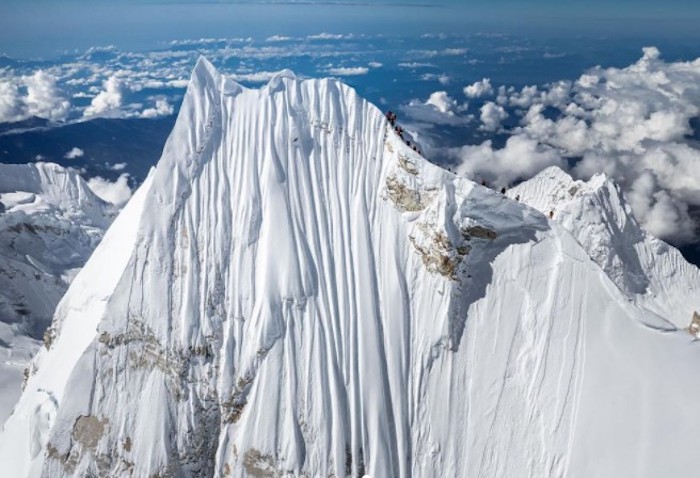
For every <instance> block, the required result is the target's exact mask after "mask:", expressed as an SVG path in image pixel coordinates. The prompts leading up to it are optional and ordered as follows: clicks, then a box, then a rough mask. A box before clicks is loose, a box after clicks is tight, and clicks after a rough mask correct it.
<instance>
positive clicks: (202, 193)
mask: <svg viewBox="0 0 700 478" xmlns="http://www.w3.org/2000/svg"><path fill="white" fill-rule="evenodd" d="M565 226H567V224H566V223H565ZM567 229H570V230H571V231H573V232H574V235H572V234H571V233H570V232H569V230H567ZM591 233H592V234H594V235H595V234H597V233H596V232H595V230H592V232H591ZM577 237H579V234H577V230H576V228H575V227H571V226H567V227H562V226H561V225H559V224H558V223H557V222H556V221H550V220H548V219H547V217H546V216H545V215H543V214H541V213H540V212H538V211H537V210H536V209H533V208H530V207H528V206H526V205H524V204H523V203H522V202H516V201H513V200H511V199H508V198H507V197H505V196H503V195H500V194H498V193H496V192H494V191H491V190H489V189H487V188H483V187H481V186H478V185H476V184H474V183H472V182H470V181H468V180H466V179H464V178H459V177H456V176H454V175H452V174H451V173H449V172H447V171H445V170H442V169H440V168H438V167H437V166H434V165H431V164H430V163H428V162H426V161H425V160H423V159H422V158H421V157H420V156H419V155H418V154H417V153H415V152H413V151H412V150H410V149H409V148H408V147H407V146H405V145H404V143H403V142H402V141H401V140H399V139H398V137H397V136H396V135H395V134H394V133H393V132H392V130H391V128H390V126H389V125H388V124H387V122H386V120H385V118H384V116H383V114H382V112H381V111H379V110H378V109H377V108H375V107H374V106H372V105H371V104H369V103H368V102H366V101H364V100H363V99H362V98H360V97H358V96H357V94H356V93H355V92H354V90H352V89H351V88H349V87H347V86H345V85H343V84H341V83H339V82H337V81H333V80H320V81H317V80H304V81H302V80H297V79H295V78H294V77H293V76H292V75H291V74H289V73H286V72H285V73H282V74H281V75H279V76H277V77H275V78H273V79H272V80H271V81H270V83H269V84H268V85H267V86H265V87H263V88H261V89H259V90H251V89H246V88H244V87H241V86H239V85H238V84H236V83H235V82H233V81H231V80H229V79H226V78H224V77H222V76H220V75H219V74H218V73H217V72H216V71H215V70H214V69H213V67H212V66H211V65H210V64H208V63H207V62H206V61H203V60H200V62H199V63H198V65H197V67H196V68H195V71H194V74H193V77H192V81H191V83H190V86H189V88H188V91H187V94H186V97H185V100H184V103H183V106H182V108H181V110H180V113H179V117H178V121H177V123H176V126H175V129H174V130H173V133H172V134H171V136H170V138H169V140H168V142H167V144H166V146H165V149H164V152H163V156H162V158H161V160H160V162H159V164H158V167H157V169H156V171H155V173H154V174H153V175H152V176H151V177H149V180H148V181H146V183H145V184H144V185H143V186H142V187H141V188H140V190H139V192H138V193H137V194H136V196H135V197H134V198H133V199H132V201H131V202H130V203H129V204H128V205H127V207H126V209H125V210H124V211H123V212H122V213H121V215H120V216H119V217H118V218H117V220H116V221H115V223H114V224H113V226H112V227H111V228H110V230H109V231H108V233H107V235H106V236H105V239H104V241H103V242H102V243H101V244H100V246H99V247H98V248H97V250H96V251H95V253H94V255H93V257H92V258H91V260H90V261H89V262H88V264H87V265H86V266H85V268H84V269H83V270H82V271H81V272H80V273H79V274H78V276H77V277H76V279H75V280H74V282H73V283H72V285H71V287H70V289H69V291H68V293H67V294H66V296H65V297H64V299H63V301H62V302H61V304H60V305H59V307H58V310H57V313H56V316H55V319H54V328H55V338H54V340H53V342H52V345H51V347H50V349H49V350H46V349H43V350H42V352H41V353H40V354H39V356H38V357H37V358H36V360H35V362H34V368H35V370H34V373H33V375H32V376H31V377H30V379H29V381H28V384H27V388H26V390H25V392H24V393H23V395H22V397H21V399H20V402H19V404H18V405H17V408H16V410H15V412H14V414H13V415H12V416H11V418H10V419H9V420H8V422H7V424H6V426H5V429H4V431H3V432H2V435H0V463H3V472H4V473H7V474H8V476H17V477H23V476H86V475H91V474H94V475H108V476H153V475H159V476H221V475H230V476H298V475H304V476H330V475H334V476H346V475H348V474H349V475H360V476H361V475H362V474H364V473H367V474H369V475H371V476H374V477H389V476H420V477H430V476H435V477H444V476H494V477H501V476H580V477H590V476H630V477H631V476H634V477H638V476H692V475H693V474H694V473H695V471H696V468H697V464H696V460H695V453H694V452H695V450H696V438H697V436H698V430H700V416H699V415H698V411H697V407H696V405H695V402H696V397H698V396H700V395H699V394H700V376H698V373H697V371H698V363H699V361H700V349H698V347H697V346H696V344H695V342H693V338H692V337H691V336H690V335H689V334H687V333H686V332H684V331H677V330H675V327H673V325H671V322H674V323H675V321H674V320H672V319H671V318H670V317H667V316H665V315H664V316H663V317H661V316H659V315H656V314H654V313H653V312H651V311H649V310H647V309H645V308H644V307H643V306H644V302H643V301H640V302H635V301H634V300H633V299H632V298H631V297H630V295H629V294H628V293H626V292H625V291H623V290H621V289H620V288H619V287H618V286H617V285H616V283H615V282H613V280H611V277H612V278H613V279H615V278H616V277H615V276H614V275H613V274H611V273H610V271H609V270H603V269H602V268H601V267H600V266H599V264H598V263H597V262H595V261H594V260H592V259H591V257H590V255H589V253H588V252H587V250H586V249H584V247H582V246H581V244H579V242H578V241H577V239H576V238H577ZM656 270H657V269H656V268H654V269H653V271H656ZM653 271H652V269H649V273H652V272H653ZM609 275H610V277H609ZM669 280H673V278H671V279H669ZM671 303H673V301H671ZM658 312H663V311H658Z"/></svg>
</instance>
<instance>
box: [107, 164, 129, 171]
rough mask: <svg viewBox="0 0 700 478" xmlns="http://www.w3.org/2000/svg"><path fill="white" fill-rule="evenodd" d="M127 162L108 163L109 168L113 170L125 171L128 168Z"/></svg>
mask: <svg viewBox="0 0 700 478" xmlns="http://www.w3.org/2000/svg"><path fill="white" fill-rule="evenodd" d="M126 166H127V164H126V163H116V164H112V165H108V167H109V169H111V170H112V171H123V170H125V169H126Z"/></svg>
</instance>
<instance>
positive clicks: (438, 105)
mask: <svg viewBox="0 0 700 478" xmlns="http://www.w3.org/2000/svg"><path fill="white" fill-rule="evenodd" d="M425 104H426V105H430V106H433V107H435V109H437V110H438V111H439V112H440V113H443V114H446V115H454V114H455V113H454V110H456V109H457V107H458V106H457V101H456V100H454V99H453V98H451V97H450V96H449V95H448V94H447V92H446V91H436V92H434V93H432V94H431V95H430V98H428V101H426V102H425Z"/></svg>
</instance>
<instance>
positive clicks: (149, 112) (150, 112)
mask: <svg viewBox="0 0 700 478" xmlns="http://www.w3.org/2000/svg"><path fill="white" fill-rule="evenodd" d="M173 111H174V108H173V105H171V104H170V103H168V100H167V99H165V98H159V99H157V100H156V105H155V106H154V107H153V108H147V109H145V110H143V113H141V116H142V117H143V118H158V117H160V116H170V115H171V114H173Z"/></svg>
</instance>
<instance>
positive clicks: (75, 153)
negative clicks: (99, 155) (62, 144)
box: [63, 146, 85, 159]
mask: <svg viewBox="0 0 700 478" xmlns="http://www.w3.org/2000/svg"><path fill="white" fill-rule="evenodd" d="M83 156H85V151H83V150H82V149H80V148H78V147H77V146H74V147H73V149H71V150H70V151H68V152H67V153H66V154H65V155H64V156H63V157H64V158H66V159H76V158H81V157H83Z"/></svg>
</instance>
